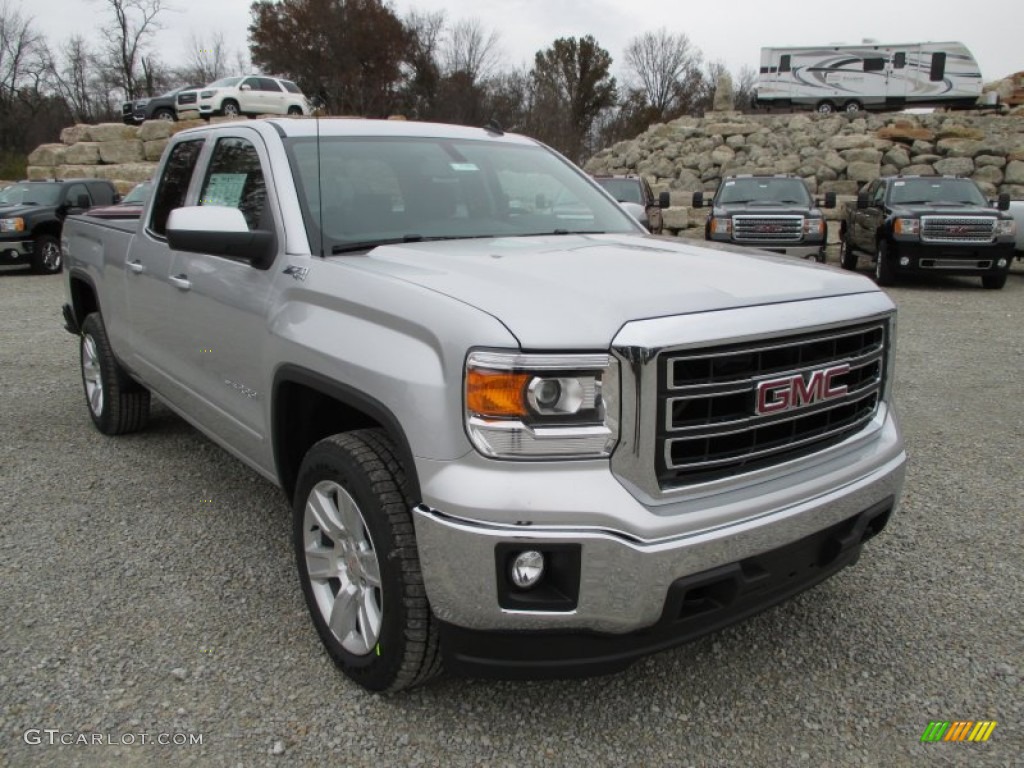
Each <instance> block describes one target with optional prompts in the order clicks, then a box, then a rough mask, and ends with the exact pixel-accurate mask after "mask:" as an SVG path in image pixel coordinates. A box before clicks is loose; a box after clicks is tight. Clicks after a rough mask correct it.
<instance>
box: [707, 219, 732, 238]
mask: <svg viewBox="0 0 1024 768" xmlns="http://www.w3.org/2000/svg"><path fill="white" fill-rule="evenodd" d="M711 234H712V235H731V234H732V219H730V218H728V217H724V216H716V217H714V218H713V219H711Z"/></svg>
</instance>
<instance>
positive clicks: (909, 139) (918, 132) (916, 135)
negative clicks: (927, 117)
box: [875, 123, 935, 144]
mask: <svg viewBox="0 0 1024 768" xmlns="http://www.w3.org/2000/svg"><path fill="white" fill-rule="evenodd" d="M875 135H876V136H877V137H878V138H880V139H887V140H889V141H898V142H900V143H902V144H913V143H914V142H915V141H925V142H931V141H935V133H934V132H933V131H931V130H929V129H928V128H922V127H921V126H918V125H912V124H910V123H896V124H895V125H887V126H885V127H884V128H880V129H879V130H878V132H877V133H876V134H875Z"/></svg>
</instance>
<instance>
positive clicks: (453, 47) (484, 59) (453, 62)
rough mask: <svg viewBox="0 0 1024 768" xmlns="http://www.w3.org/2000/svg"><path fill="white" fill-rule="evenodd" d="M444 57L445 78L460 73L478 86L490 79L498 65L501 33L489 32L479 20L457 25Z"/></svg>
mask: <svg viewBox="0 0 1024 768" xmlns="http://www.w3.org/2000/svg"><path fill="white" fill-rule="evenodd" d="M441 58H442V62H443V67H444V73H445V74H446V75H453V74H456V73H459V74H462V75H465V76H466V77H467V78H468V79H469V81H470V82H472V83H476V82H478V81H480V80H482V79H484V78H487V77H489V76H490V75H491V74H492V73H493V72H494V70H495V68H496V67H497V65H498V61H499V59H500V58H501V48H500V47H499V45H498V33H497V32H495V31H493V30H492V31H491V32H487V31H486V30H485V29H484V27H483V25H482V24H481V23H480V20H479V19H465V20H463V21H460V22H457V23H456V24H454V25H453V26H452V28H451V29H450V30H449V31H448V35H447V36H446V38H445V41H444V46H443V48H442V55H441Z"/></svg>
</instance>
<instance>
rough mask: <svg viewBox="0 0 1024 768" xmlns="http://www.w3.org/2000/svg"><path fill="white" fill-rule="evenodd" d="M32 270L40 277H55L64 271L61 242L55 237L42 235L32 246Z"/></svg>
mask: <svg viewBox="0 0 1024 768" xmlns="http://www.w3.org/2000/svg"><path fill="white" fill-rule="evenodd" d="M32 269H33V270H35V271H36V272H38V273H39V274H40V275H55V274H57V273H58V272H60V271H61V270H62V269H64V256H63V254H62V253H61V251H60V241H58V240H57V238H56V237H54V236H53V235H40V236H39V237H37V238H36V239H35V241H34V242H33V244H32Z"/></svg>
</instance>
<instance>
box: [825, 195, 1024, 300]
mask: <svg viewBox="0 0 1024 768" xmlns="http://www.w3.org/2000/svg"><path fill="white" fill-rule="evenodd" d="M1009 205H1010V198H1009V196H1008V195H1000V197H999V201H998V202H997V203H996V204H995V205H994V206H993V204H992V203H990V202H989V201H988V200H986V199H985V195H984V194H983V193H982V191H981V189H980V188H979V187H978V185H977V184H975V183H974V182H973V181H972V180H971V179H967V178H962V177H959V176H890V177H886V178H881V179H875V180H874V181H872V182H871V183H870V184H868V186H867V187H865V188H864V190H863V191H861V193H860V194H859V195H858V196H857V202H856V203H855V204H847V209H846V212H845V216H844V218H843V220H842V222H841V223H840V228H839V238H840V264H841V265H842V267H843V268H844V269H856V268H857V253H858V251H861V252H864V253H867V254H870V256H871V259H872V261H873V262H874V265H875V281H876V282H877V283H878V284H879V285H891V284H892V283H894V282H895V281H896V279H897V278H898V276H899V275H901V274H922V273H932V274H944V275H976V276H978V277H980V278H981V284H982V285H983V286H984V287H985V288H991V289H999V288H1002V287H1003V286H1004V285H1005V284H1006V275H1007V272H1008V271H1009V269H1010V262H1011V261H1012V260H1013V249H1014V234H1015V232H1016V223H1015V222H1014V220H1013V217H1012V216H1011V215H1010V214H1008V213H1006V210H1007V209H1008V208H1009Z"/></svg>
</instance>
